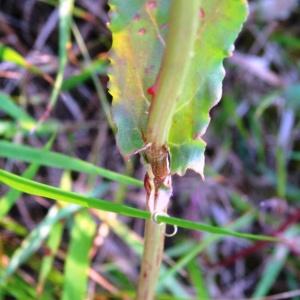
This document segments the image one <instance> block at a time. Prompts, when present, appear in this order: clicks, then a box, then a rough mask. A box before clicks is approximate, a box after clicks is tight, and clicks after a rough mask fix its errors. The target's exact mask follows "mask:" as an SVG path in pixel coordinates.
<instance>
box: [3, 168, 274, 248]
mask: <svg viewBox="0 0 300 300" xmlns="http://www.w3.org/2000/svg"><path fill="white" fill-rule="evenodd" d="M0 182H2V183H3V184H6V185H8V186H10V187H12V188H14V189H16V190H20V191H22V192H24V193H27V194H31V195H36V196H41V197H46V198H49V199H54V200H60V201H65V202H68V203H73V204H78V205H81V206H84V207H88V208H96V209H100V210H103V211H109V212H114V213H118V214H121V215H123V216H128V217H133V218H140V219H150V218H151V214H150V212H149V211H145V210H141V209H137V208H133V207H130V206H127V205H123V204H117V203H114V202H110V201H106V200H101V199H95V198H92V197H85V196H82V195H79V194H77V193H72V192H67V191H64V190H62V189H59V188H55V187H52V186H49V185H46V184H42V183H38V182H35V181H32V180H29V179H25V178H22V177H20V176H17V175H15V174H13V173H10V172H7V171H4V170H1V169H0ZM156 219H157V222H164V223H166V224H170V225H176V226H178V227H182V228H186V229H191V230H199V231H206V232H209V233H213V234H219V235H222V236H233V237H237V238H246V239H252V240H262V241H269V242H278V241H279V240H278V239H277V238H276V237H271V236H266V235H257V234H251V233H241V232H237V231H233V230H230V229H227V228H223V227H217V226H211V225H207V224H203V223H198V222H194V221H190V220H185V219H179V218H174V217H169V216H164V215H158V216H157V218H156Z"/></svg>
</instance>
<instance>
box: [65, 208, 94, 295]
mask: <svg viewBox="0 0 300 300" xmlns="http://www.w3.org/2000/svg"><path fill="white" fill-rule="evenodd" d="M95 232H96V224H95V221H94V220H93V219H92V217H91V216H90V214H89V213H88V211H87V210H83V211H82V212H80V213H79V214H77V215H76V216H75V217H74V223H73V226H72V231H71V244H70V248H69V251H68V256H67V260H66V265H65V272H64V290H63V296H62V299H63V300H69V299H72V300H82V299H86V296H87V295H86V294H87V283H88V270H89V265H90V258H89V251H90V248H91V245H92V241H93V238H94V235H95Z"/></svg>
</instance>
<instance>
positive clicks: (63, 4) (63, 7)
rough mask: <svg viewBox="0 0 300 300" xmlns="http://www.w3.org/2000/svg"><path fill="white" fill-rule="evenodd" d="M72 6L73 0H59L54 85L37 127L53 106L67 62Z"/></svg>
mask: <svg viewBox="0 0 300 300" xmlns="http://www.w3.org/2000/svg"><path fill="white" fill-rule="evenodd" d="M73 8H74V0H60V1H59V60H58V63H59V66H58V71H57V75H56V78H55V82H54V86H53V89H52V92H51V95H50V100H49V103H48V105H47V108H46V111H45V112H44V114H43V115H42V117H41V119H40V120H39V122H38V125H37V127H38V126H39V125H40V124H41V123H42V122H44V121H45V120H46V119H47V118H48V116H49V114H50V112H51V110H52V108H53V107H54V106H55V104H56V102H57V99H58V96H59V93H60V91H61V88H62V84H63V80H64V72H65V68H66V65H67V62H68V53H67V48H68V45H69V42H70V32H71V31H70V28H71V21H72V12H73Z"/></svg>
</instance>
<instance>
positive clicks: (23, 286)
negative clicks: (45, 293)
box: [0, 276, 35, 300]
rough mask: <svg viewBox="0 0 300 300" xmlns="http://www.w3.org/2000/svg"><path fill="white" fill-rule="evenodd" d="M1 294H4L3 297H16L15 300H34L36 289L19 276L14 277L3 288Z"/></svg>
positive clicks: (0, 289)
mask: <svg viewBox="0 0 300 300" xmlns="http://www.w3.org/2000/svg"><path fill="white" fill-rule="evenodd" d="M0 293H3V296H12V297H14V298H13V299H22V300H23V299H24V300H32V299H34V298H35V291H34V288H33V287H31V286H30V285H28V284H27V283H26V282H24V280H23V279H21V278H19V276H13V277H12V278H10V280H9V281H8V283H7V284H6V285H4V286H1V287H0ZM4 299H11V298H4Z"/></svg>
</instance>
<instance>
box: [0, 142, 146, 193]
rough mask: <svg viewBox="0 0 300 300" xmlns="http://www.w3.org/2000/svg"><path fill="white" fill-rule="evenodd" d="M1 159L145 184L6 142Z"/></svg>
mask: <svg viewBox="0 0 300 300" xmlns="http://www.w3.org/2000/svg"><path fill="white" fill-rule="evenodd" d="M0 157H6V158H11V159H16V160H22V161H27V162H31V163H37V164H40V165H43V166H49V167H54V168H59V169H65V170H72V171H77V172H82V173H87V174H95V175H99V176H103V177H105V178H107V179H110V180H113V181H117V182H120V183H122V184H128V185H133V186H138V187H141V186H143V183H142V182H141V181H139V180H137V179H135V178H131V177H129V176H125V175H122V174H119V173H116V172H113V171H110V170H107V169H104V168H100V167H97V166H95V165H93V164H91V163H89V162H86V161H83V160H80V159H78V158H74V157H69V156H67V155H64V154H61V153H57V152H52V151H48V150H45V149H37V148H32V147H28V146H23V145H17V144H13V143H9V142H6V141H0Z"/></svg>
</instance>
